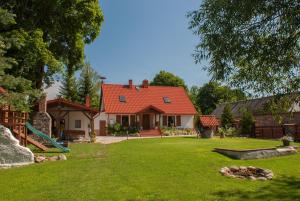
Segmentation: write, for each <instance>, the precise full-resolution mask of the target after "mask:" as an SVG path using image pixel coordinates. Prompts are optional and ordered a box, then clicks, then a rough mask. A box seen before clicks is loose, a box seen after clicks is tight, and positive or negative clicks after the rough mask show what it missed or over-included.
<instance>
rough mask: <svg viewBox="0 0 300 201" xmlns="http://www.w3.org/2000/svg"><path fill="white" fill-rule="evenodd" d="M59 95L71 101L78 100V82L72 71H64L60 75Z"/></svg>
mask: <svg viewBox="0 0 300 201" xmlns="http://www.w3.org/2000/svg"><path fill="white" fill-rule="evenodd" d="M59 95H60V96H61V97H62V98H64V99H67V100H70V101H72V102H78V101H79V94H78V83H77V80H76V77H75V75H74V73H73V72H68V71H66V72H65V73H64V74H63V76H62V81H61V86H60V88H59Z"/></svg>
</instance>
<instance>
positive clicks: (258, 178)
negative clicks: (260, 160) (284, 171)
mask: <svg viewBox="0 0 300 201" xmlns="http://www.w3.org/2000/svg"><path fill="white" fill-rule="evenodd" d="M257 180H261V181H266V180H267V178H266V177H257Z"/></svg>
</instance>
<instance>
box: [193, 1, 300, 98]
mask: <svg viewBox="0 0 300 201" xmlns="http://www.w3.org/2000/svg"><path fill="white" fill-rule="evenodd" d="M299 9H300V4H299V1H294V0H286V1H276V0H272V1H267V0H256V1H253V0H244V1H236V2H233V1H229V0H224V1H219V0H204V1H203V3H202V5H201V6H200V8H199V9H198V10H195V11H193V12H190V13H189V14H188V17H189V19H190V24H189V25H190V26H189V28H190V29H191V30H192V31H193V32H194V34H196V35H198V36H199V38H200V43H199V44H198V45H197V46H196V49H195V53H194V59H195V61H196V63H198V62H201V61H203V60H207V59H209V62H210V65H209V66H208V67H207V68H206V69H207V70H208V71H209V72H210V74H211V75H212V77H213V79H215V80H218V81H226V82H228V83H230V84H231V85H233V86H236V87H240V88H242V89H246V90H250V91H253V92H254V93H257V94H285V93H291V92H295V91H298V90H299V88H300V75H299V73H300V72H299V67H300V54H299V50H300V43H299V40H300V24H299V23H300V13H299Z"/></svg>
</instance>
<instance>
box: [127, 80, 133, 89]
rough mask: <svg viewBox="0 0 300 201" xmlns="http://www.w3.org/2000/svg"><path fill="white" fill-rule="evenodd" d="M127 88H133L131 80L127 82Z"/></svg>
mask: <svg viewBox="0 0 300 201" xmlns="http://www.w3.org/2000/svg"><path fill="white" fill-rule="evenodd" d="M128 87H129V89H132V88H133V82H132V80H129V81H128Z"/></svg>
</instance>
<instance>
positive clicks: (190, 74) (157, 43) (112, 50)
mask: <svg viewBox="0 0 300 201" xmlns="http://www.w3.org/2000/svg"><path fill="white" fill-rule="evenodd" d="M200 4H201V1H199V0H101V1H100V6H101V8H102V10H103V13H104V18H105V21H104V23H103V25H102V27H101V33H100V35H99V37H98V38H97V39H96V40H95V41H94V42H93V43H92V44H90V45H88V46H86V48H85V53H86V57H87V60H88V61H89V62H90V63H91V65H92V66H93V68H95V69H96V70H97V71H98V72H99V73H100V74H102V75H104V76H105V77H107V80H106V82H107V83H127V81H128V79H133V81H134V83H141V80H143V79H149V80H151V79H152V78H153V77H154V75H155V74H156V73H158V72H159V71H160V70H166V71H169V72H172V73H174V74H176V75H179V76H180V77H182V78H183V79H184V80H185V82H186V83H187V84H188V85H189V86H192V85H202V84H203V83H205V82H207V81H209V76H208V75H207V72H205V71H203V70H202V67H203V65H204V64H197V65H196V64H195V63H194V61H193V58H192V56H191V54H192V53H193V50H194V47H195V45H196V44H197V42H198V38H197V37H196V36H194V35H193V33H192V31H190V30H188V19H187V18H186V14H187V12H188V11H191V10H194V9H197V8H198V7H199V5H200Z"/></svg>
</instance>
